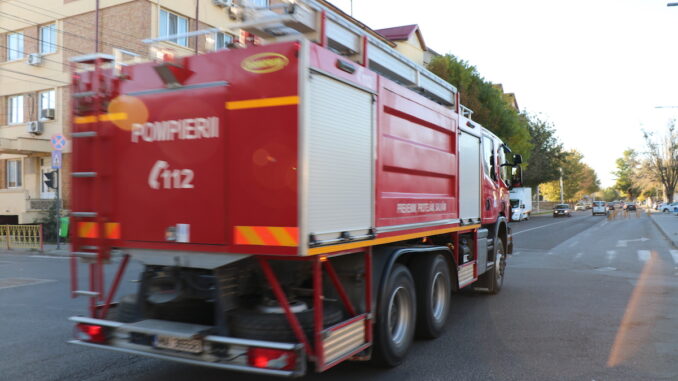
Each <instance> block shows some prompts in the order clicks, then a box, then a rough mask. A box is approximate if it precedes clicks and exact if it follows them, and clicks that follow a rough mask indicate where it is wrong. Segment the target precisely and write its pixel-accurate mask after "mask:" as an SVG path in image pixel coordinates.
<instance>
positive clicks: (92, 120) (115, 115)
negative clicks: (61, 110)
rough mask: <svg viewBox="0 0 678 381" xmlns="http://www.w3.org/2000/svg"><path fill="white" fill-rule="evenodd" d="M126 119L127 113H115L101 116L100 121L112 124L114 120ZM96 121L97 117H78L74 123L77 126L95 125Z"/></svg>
mask: <svg viewBox="0 0 678 381" xmlns="http://www.w3.org/2000/svg"><path fill="white" fill-rule="evenodd" d="M126 119H127V113H126V112H113V113H110V114H102V115H99V121H101V122H112V121H114V120H126ZM96 121H97V117H96V115H89V116H76V117H75V118H74V119H73V123H75V124H86V123H95V122H96Z"/></svg>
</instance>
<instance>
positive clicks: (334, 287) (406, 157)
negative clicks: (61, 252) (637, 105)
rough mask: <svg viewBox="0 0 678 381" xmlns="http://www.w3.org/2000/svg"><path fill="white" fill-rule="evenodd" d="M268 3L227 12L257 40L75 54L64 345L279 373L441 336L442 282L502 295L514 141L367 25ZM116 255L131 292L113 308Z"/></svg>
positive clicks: (384, 356)
mask: <svg viewBox="0 0 678 381" xmlns="http://www.w3.org/2000/svg"><path fill="white" fill-rule="evenodd" d="M283 5H284V6H280V7H279V8H277V9H272V10H271V9H267V10H254V11H250V12H246V11H243V9H237V7H235V6H234V9H230V8H229V9H228V11H229V12H231V14H233V15H240V16H238V17H240V18H239V19H237V21H238V22H239V23H236V24H235V26H234V28H241V29H245V30H246V31H247V32H248V33H251V34H252V35H255V36H258V38H257V39H259V43H258V44H256V45H251V46H246V47H242V48H233V49H228V50H222V51H217V52H212V53H208V54H200V55H194V56H188V57H181V58H175V57H170V56H169V55H164V59H163V60H159V61H155V62H147V63H139V64H134V65H126V66H122V67H119V65H118V63H117V62H115V60H114V58H113V57H111V56H108V55H104V54H93V55H88V56H82V57H77V58H74V59H73V65H74V68H75V69H76V70H74V74H73V82H72V97H73V98H72V104H73V106H72V107H73V131H72V138H73V173H72V176H73V179H72V208H73V211H72V213H71V216H72V218H73V220H74V222H73V223H72V237H73V245H72V247H73V253H72V260H71V272H72V295H73V296H74V297H75V296H86V297H88V298H89V309H90V311H89V316H77V317H72V318H71V320H72V321H73V322H75V324H76V332H77V334H76V337H75V338H74V339H73V340H72V341H71V343H74V344H79V345H84V346H88V347H92V348H102V349H109V350H114V351H121V352H127V353H132V354H138V355H142V356H149V357H154V358H160V359H167V360H173V361H178V362H183V363H188V364H196V365H202V366H209V367H215V368H222V369H230V370H237V371H244V372H254V373H261V374H269V375H279V376H300V375H303V374H304V373H305V372H306V368H307V366H308V364H312V366H313V367H314V368H315V370H316V371H324V370H326V369H328V368H331V367H332V366H334V365H336V364H338V363H341V362H343V361H344V360H368V359H373V360H375V361H377V362H379V363H381V364H384V365H387V366H395V365H397V364H399V363H401V362H402V361H403V359H404V358H405V356H406V353H407V351H408V349H409V348H410V346H411V344H412V342H413V340H414V338H415V337H421V338H434V337H437V336H439V335H440V334H441V333H442V331H443V329H444V326H445V323H446V320H447V318H448V315H449V311H450V304H451V294H453V293H454V292H456V291H458V290H460V289H463V288H469V289H470V288H473V289H475V290H476V291H482V292H486V293H490V294H495V293H497V292H499V291H500V289H501V287H502V283H503V280H504V268H505V266H506V259H507V255H508V254H510V253H511V251H512V237H511V231H510V228H509V226H508V216H509V213H510V204H509V188H511V186H512V185H515V184H516V183H518V182H519V181H520V167H519V164H520V163H521V157H520V155H513V154H510V150H509V149H508V147H507V146H506V145H505V144H503V143H502V142H501V140H500V139H498V138H497V137H496V136H495V135H493V134H492V133H491V132H489V131H488V130H486V129H485V128H483V127H482V126H481V125H479V124H478V123H476V122H474V121H473V120H471V118H470V110H467V109H465V108H464V107H463V106H461V105H460V104H459V94H458V92H457V91H456V89H455V88H454V87H453V86H451V85H449V84H448V83H446V82H444V81H442V80H440V79H439V78H438V77H436V76H435V75H433V74H432V73H430V72H428V71H427V70H426V69H425V68H423V67H421V66H419V65H417V64H415V63H413V62H412V61H410V60H408V59H407V58H405V57H403V56H402V55H400V54H399V53H397V52H396V51H395V50H394V49H393V48H392V47H391V46H389V45H388V43H387V42H386V41H384V40H383V38H381V37H380V36H378V35H376V34H374V33H373V32H371V31H370V30H369V29H367V28H365V27H364V26H361V25H357V24H355V23H353V22H351V21H349V20H348V19H347V18H346V17H344V16H342V15H341V14H338V13H337V12H336V11H335V10H334V9H332V8H330V7H328V6H327V4H324V3H318V2H315V1H310V0H309V1H303V2H302V1H295V2H285V3H284V4H283ZM261 13H264V15H263V16H264V17H261V19H262V20H265V22H261V23H258V22H257V20H258V19H257V18H256V17H258V16H257V15H259V16H261V15H260V14H261ZM271 20H275V22H272V21H271ZM272 28H273V29H272ZM275 28H278V29H277V31H276V30H274V29H275ZM208 32H209V31H208ZM197 34H199V33H196V32H194V34H190V33H189V34H188V35H187V37H192V36H195V35H197ZM174 37H175V38H176V36H174ZM170 38H171V37H170ZM151 42H154V41H151ZM82 67H89V69H87V70H81V68H82ZM116 258H118V259H116ZM131 259H134V260H137V261H139V262H141V263H143V266H144V267H143V269H144V270H143V272H142V273H141V275H140V278H139V288H138V292H137V293H136V294H134V295H127V296H123V297H121V298H119V300H118V301H117V302H116V301H115V300H116V298H117V296H116V292H117V289H118V288H119V287H118V286H119V284H120V280H121V278H122V275H123V273H124V271H125V269H126V266H127V264H128V262H129V261H130V260H131ZM79 261H84V262H86V263H88V264H89V265H88V266H89V284H88V285H87V287H80V286H79V284H78V268H79V267H81V266H80V265H79ZM109 263H119V265H118V267H117V270H116V273H115V277H114V278H113V279H112V281H111V282H110V285H109V287H105V283H106V282H105V281H104V271H103V267H104V265H106V264H109Z"/></svg>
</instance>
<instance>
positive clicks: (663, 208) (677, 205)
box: [659, 202, 678, 213]
mask: <svg viewBox="0 0 678 381" xmlns="http://www.w3.org/2000/svg"><path fill="white" fill-rule="evenodd" d="M674 208H678V202H672V203H670V204H667V203H664V204H661V205H659V210H661V212H662V213H671V212H673V210H674Z"/></svg>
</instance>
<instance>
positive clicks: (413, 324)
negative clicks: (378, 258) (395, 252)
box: [374, 254, 452, 366]
mask: <svg viewBox="0 0 678 381" xmlns="http://www.w3.org/2000/svg"><path fill="white" fill-rule="evenodd" d="M412 273H414V277H413V276H412ZM386 282H387V284H386V292H385V293H383V294H382V295H381V296H380V298H379V302H378V311H377V322H376V326H375V348H374V351H375V352H374V359H375V361H377V362H378V363H379V364H381V365H385V366H396V365H399V364H400V363H401V362H402V361H403V359H404V358H405V355H406V354H407V351H408V350H409V348H410V346H411V344H412V342H413V340H414V337H415V334H416V335H417V336H419V337H422V338H435V337H438V336H440V334H442V332H443V329H444V327H445V322H446V321H447V317H448V315H449V312H450V295H451V292H452V289H451V278H450V269H449V265H448V263H447V260H446V259H445V257H444V256H443V255H442V254H433V255H426V256H422V258H417V260H416V262H415V263H414V264H413V266H412V272H410V269H408V268H407V267H406V266H405V265H403V264H400V263H397V264H396V265H395V266H394V267H393V270H392V271H391V274H390V275H389V277H388V279H387V281H386Z"/></svg>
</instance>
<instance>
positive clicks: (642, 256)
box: [638, 250, 652, 262]
mask: <svg viewBox="0 0 678 381" xmlns="http://www.w3.org/2000/svg"><path fill="white" fill-rule="evenodd" d="M650 256H652V253H651V252H650V250H638V259H639V260H640V261H641V262H647V260H648V259H650Z"/></svg>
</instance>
